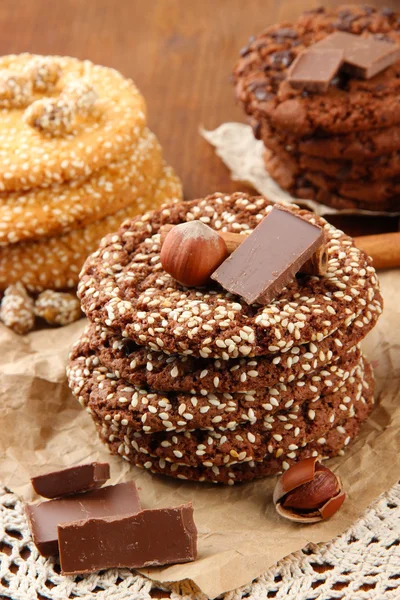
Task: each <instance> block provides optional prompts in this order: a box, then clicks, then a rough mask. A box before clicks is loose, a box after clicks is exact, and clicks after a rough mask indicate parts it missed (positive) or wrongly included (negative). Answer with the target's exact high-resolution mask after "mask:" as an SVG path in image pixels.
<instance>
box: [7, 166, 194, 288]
mask: <svg viewBox="0 0 400 600" xmlns="http://www.w3.org/2000/svg"><path fill="white" fill-rule="evenodd" d="M181 198H182V188H181V184H180V181H179V179H178V178H177V176H176V175H175V173H174V171H173V170H172V169H171V167H168V166H166V165H164V167H163V171H162V177H161V178H160V179H159V181H158V182H156V185H155V186H154V187H153V189H152V191H150V190H149V191H148V193H147V195H144V196H143V197H139V198H137V199H136V200H134V202H133V203H132V204H131V205H130V206H127V207H126V208H123V209H121V210H119V211H118V212H116V213H115V214H112V215H109V216H108V217H105V218H104V219H101V220H99V221H95V222H93V223H91V224H89V225H87V226H86V227H84V228H82V229H75V230H73V231H70V232H69V233H66V234H64V235H61V236H59V237H52V238H48V239H43V240H39V241H33V242H22V243H18V244H12V245H11V246H7V247H4V248H0V290H1V289H5V288H6V287H8V285H10V284H11V283H15V282H18V281H20V282H22V283H23V284H24V285H25V286H26V287H27V288H28V289H29V290H30V291H32V292H41V291H43V290H46V289H64V288H73V287H75V286H76V285H77V283H78V275H79V271H80V269H81V267H82V265H83V262H84V260H85V258H86V257H87V255H88V254H89V253H90V252H93V251H94V250H95V249H96V248H97V247H98V245H99V242H100V240H101V239H102V237H103V236H104V235H105V234H107V233H108V232H109V231H113V230H115V229H117V228H118V227H119V226H120V224H121V223H122V222H123V221H124V220H126V219H131V218H133V217H135V216H136V215H140V214H142V213H143V212H144V211H146V210H149V209H150V208H152V207H156V206H160V205H161V204H163V203H164V202H171V201H175V200H180V199H181Z"/></svg>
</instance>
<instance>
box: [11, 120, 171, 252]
mask: <svg viewBox="0 0 400 600" xmlns="http://www.w3.org/2000/svg"><path fill="white" fill-rule="evenodd" d="M162 169H163V160H162V151H161V146H160V144H159V143H158V141H157V138H156V136H155V135H154V134H153V133H152V132H151V131H149V130H148V129H144V130H143V134H142V135H141V136H140V138H139V139H138V140H137V142H135V145H134V146H133V147H132V148H130V149H129V151H128V154H126V155H124V156H121V157H120V158H118V160H116V161H115V162H111V163H110V164H108V165H107V166H104V167H103V168H101V169H100V170H98V171H96V172H95V173H93V174H92V175H91V176H90V177H89V178H86V179H76V180H74V181H66V182H63V183H57V184H53V185H51V186H49V187H47V188H34V189H32V190H28V191H26V192H23V191H18V192H1V193H0V246H6V245H8V244H10V243H16V242H20V241H24V240H37V239H40V238H43V237H50V236H53V235H60V234H63V233H66V232H67V231H70V230H71V229H77V228H80V227H84V226H85V225H88V224H89V223H93V222H94V221H97V220H99V219H102V218H104V217H106V216H108V215H110V214H113V213H115V212H117V211H118V210H121V209H123V208H125V207H126V206H129V205H131V204H132V203H133V202H134V201H135V200H136V199H138V198H140V197H142V196H143V195H146V194H147V193H148V192H149V191H151V190H152V189H153V187H154V186H155V184H156V182H157V181H158V179H159V178H160V177H161V174H162Z"/></svg>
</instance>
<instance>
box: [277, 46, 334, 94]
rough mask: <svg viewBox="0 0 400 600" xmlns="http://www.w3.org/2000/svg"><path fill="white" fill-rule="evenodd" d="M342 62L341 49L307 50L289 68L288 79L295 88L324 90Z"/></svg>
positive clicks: (313, 90) (310, 90) (315, 90)
mask: <svg viewBox="0 0 400 600" xmlns="http://www.w3.org/2000/svg"><path fill="white" fill-rule="evenodd" d="M342 63H343V51H342V50H336V49H333V50H332V49H322V50H309V51H308V52H304V53H303V54H300V55H299V56H298V57H297V58H296V60H295V61H294V63H293V64H292V66H291V67H290V69H289V72H288V81H289V83H290V84H291V86H292V87H294V88H297V89H302V90H306V91H309V92H326V91H327V89H328V87H329V83H330V81H331V80H332V79H333V77H335V75H336V73H337V72H338V71H339V69H340V67H341V65H342Z"/></svg>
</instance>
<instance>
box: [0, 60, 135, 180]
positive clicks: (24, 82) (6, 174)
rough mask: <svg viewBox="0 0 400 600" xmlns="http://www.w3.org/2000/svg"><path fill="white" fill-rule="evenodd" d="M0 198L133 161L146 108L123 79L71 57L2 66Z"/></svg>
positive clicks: (105, 69)
mask: <svg viewBox="0 0 400 600" xmlns="http://www.w3.org/2000/svg"><path fill="white" fill-rule="evenodd" d="M0 81H1V86H0V88H1V89H0V110H1V128H0V191H5V190H7V191H14V190H24V189H30V188H33V187H38V186H42V187H43V186H47V185H50V184H53V183H61V182H63V181H69V180H73V179H77V178H79V177H88V176H89V175H91V173H93V172H94V171H96V170H99V169H101V168H103V167H105V166H106V165H108V164H109V163H110V162H113V161H115V160H117V159H118V157H119V156H120V155H121V154H124V153H127V152H128V150H129V149H130V148H132V147H133V145H134V144H135V142H136V140H137V139H138V138H139V137H140V135H141V133H142V131H143V129H144V126H145V120H146V107H145V102H144V99H143V98H142V96H141V95H140V93H139V91H138V90H137V88H136V87H135V85H134V84H133V83H132V81H130V80H127V79H125V78H124V77H122V75H121V74H120V73H118V72H117V71H115V70H113V69H110V68H107V67H101V66H98V65H94V64H93V63H91V62H90V61H80V60H78V59H75V58H69V57H60V56H54V57H42V56H38V55H31V54H20V55H10V56H4V57H2V58H1V59H0Z"/></svg>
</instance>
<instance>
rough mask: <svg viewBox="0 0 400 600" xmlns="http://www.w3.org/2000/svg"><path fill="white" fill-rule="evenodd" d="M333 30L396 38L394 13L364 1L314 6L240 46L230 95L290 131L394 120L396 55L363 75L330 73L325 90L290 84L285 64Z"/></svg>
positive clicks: (336, 129) (345, 128)
mask: <svg viewBox="0 0 400 600" xmlns="http://www.w3.org/2000/svg"><path fill="white" fill-rule="evenodd" d="M333 31H346V32H349V33H353V34H358V35H368V34H372V35H374V36H376V37H377V38H378V39H385V40H390V41H393V42H395V43H399V42H400V15H399V14H398V13H395V12H394V11H389V12H388V11H384V10H379V9H375V8H372V7H367V6H342V7H338V8H334V9H330V8H326V9H325V8H322V7H321V8H319V9H316V10H311V11H307V12H305V13H303V14H302V15H301V16H300V17H299V18H298V20H297V21H296V22H295V23H293V24H290V23H283V24H281V25H274V26H272V27H268V28H267V29H266V30H265V31H264V32H263V33H261V34H260V35H258V36H257V37H256V38H254V39H251V41H250V43H249V45H248V46H247V47H246V48H244V49H243V50H242V52H241V58H240V60H239V62H238V64H237V65H236V67H235V70H234V78H235V86H236V96H237V98H238V100H239V101H240V103H241V104H242V105H243V107H244V109H245V111H246V113H247V114H248V115H250V116H252V117H254V118H255V119H256V120H257V121H263V120H264V119H266V120H267V121H269V122H271V123H272V124H273V125H274V127H276V128H280V129H283V130H286V131H288V132H289V133H290V134H291V135H294V136H295V137H303V136H312V135H315V134H317V133H318V134H319V135H320V134H334V135H336V134H348V133H349V132H355V131H365V130H370V129H377V128H383V127H392V126H393V125H398V124H399V123H400V96H399V90H400V61H398V62H397V63H395V64H394V65H392V66H390V67H388V68H387V69H385V70H384V71H382V72H381V73H379V74H378V75H376V76H375V77H372V78H371V79H369V80H356V79H349V77H348V76H342V75H339V76H338V77H336V78H335V79H334V80H333V81H332V84H331V85H330V87H329V90H328V91H327V92H324V93H322V94H320V93H309V92H304V91H302V90H298V89H294V88H293V87H292V86H291V85H290V84H289V82H288V81H287V73H288V68H289V67H290V65H291V64H292V63H293V61H294V60H295V59H296V57H297V56H298V55H299V54H301V53H302V52H303V51H304V50H305V49H306V48H308V47H310V46H311V45H312V44H314V43H315V42H318V41H320V40H322V39H324V38H325V37H327V36H328V35H329V34H331V33H332V32H333Z"/></svg>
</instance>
